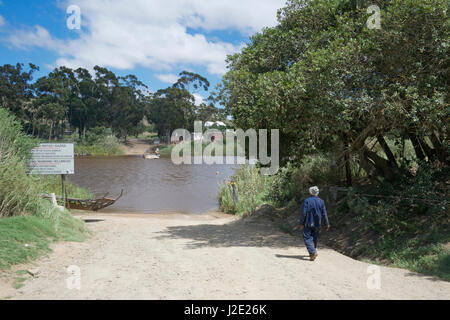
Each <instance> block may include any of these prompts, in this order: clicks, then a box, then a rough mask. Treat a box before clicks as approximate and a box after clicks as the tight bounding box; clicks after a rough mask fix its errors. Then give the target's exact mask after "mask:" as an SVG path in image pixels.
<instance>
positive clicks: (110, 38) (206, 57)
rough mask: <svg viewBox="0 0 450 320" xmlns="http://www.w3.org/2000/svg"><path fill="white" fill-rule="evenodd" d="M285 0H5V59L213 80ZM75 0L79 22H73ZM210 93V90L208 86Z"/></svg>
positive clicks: (164, 80) (44, 68) (0, 19)
mask: <svg viewBox="0 0 450 320" xmlns="http://www.w3.org/2000/svg"><path fill="white" fill-rule="evenodd" d="M284 3H285V0H127V1H123V0H72V1H66V0H48V1H35V0H28V1H25V0H24V1H17V0H0V59H1V60H0V64H6V63H9V64H15V63H17V62H23V63H28V62H33V63H34V64H37V65H38V66H39V67H40V68H41V71H40V72H39V74H38V76H42V75H45V74H47V73H48V72H49V71H51V70H52V69H53V68H54V67H56V66H60V65H65V66H68V67H71V68H77V67H84V68H87V69H92V67H93V66H94V65H101V66H104V67H107V68H109V69H111V70H113V71H114V72H115V73H116V74H118V75H127V74H135V75H136V76H138V78H139V79H140V80H141V81H143V82H144V83H146V84H147V85H148V86H149V87H150V89H151V90H152V91H156V90H158V89H161V88H165V87H167V86H169V85H170V84H171V83H173V80H174V79H176V78H177V77H176V76H177V75H178V74H179V73H180V72H181V71H183V70H189V71H194V72H197V73H200V74H202V75H203V76H205V77H207V78H208V79H209V80H210V82H211V83H212V87H213V86H214V85H215V84H216V83H217V82H218V81H220V79H221V76H222V75H223V73H224V72H225V71H226V68H225V62H224V60H225V58H226V55H227V54H231V53H234V52H237V51H239V50H240V49H241V48H242V46H244V45H245V43H246V42H247V41H248V39H249V36H250V35H251V34H253V33H255V32H258V31H259V30H261V28H263V27H266V26H273V25H275V24H276V12H277V9H279V8H281V7H283V5H284ZM69 5H76V6H77V7H78V8H79V9H80V13H81V15H80V17H81V28H80V29H79V30H70V29H69V28H68V27H67V25H66V21H67V19H68V18H70V16H71V14H68V13H66V10H67V8H68V7H69ZM202 95H203V96H206V94H205V93H202Z"/></svg>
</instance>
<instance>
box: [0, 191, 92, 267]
mask: <svg viewBox="0 0 450 320" xmlns="http://www.w3.org/2000/svg"><path fill="white" fill-rule="evenodd" d="M44 201H45V200H43V202H42V204H41V205H42V206H43V207H45V208H46V210H47V212H46V215H41V214H38V215H23V216H15V217H9V218H3V219H0V270H6V269H9V268H10V267H11V266H12V265H16V264H21V263H26V262H29V261H32V260H35V259H37V258H38V257H39V256H40V255H41V254H43V253H48V252H50V244H51V243H52V242H55V241H75V242H81V241H84V240H85V238H86V236H87V235H88V233H87V231H86V229H85V226H84V223H83V222H82V221H80V220H78V219H75V218H74V217H72V215H71V214H70V213H69V212H68V211H65V212H60V211H59V210H57V209H54V208H53V207H52V206H51V204H50V203H45V202H44Z"/></svg>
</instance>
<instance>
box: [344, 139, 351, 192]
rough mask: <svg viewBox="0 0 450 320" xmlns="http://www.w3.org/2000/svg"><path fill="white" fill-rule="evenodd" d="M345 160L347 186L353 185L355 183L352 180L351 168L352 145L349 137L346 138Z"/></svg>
mask: <svg viewBox="0 0 450 320" xmlns="http://www.w3.org/2000/svg"><path fill="white" fill-rule="evenodd" d="M344 148H345V151H344V161H345V178H346V181H347V187H351V186H352V185H353V181H352V171H351V168H350V147H349V144H348V141H347V139H345V140H344Z"/></svg>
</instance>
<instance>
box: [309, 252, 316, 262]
mask: <svg viewBox="0 0 450 320" xmlns="http://www.w3.org/2000/svg"><path fill="white" fill-rule="evenodd" d="M317 256H318V254H317V252H316V253H314V254H311V255H310V256H309V260H311V261H314V260H316V258H317Z"/></svg>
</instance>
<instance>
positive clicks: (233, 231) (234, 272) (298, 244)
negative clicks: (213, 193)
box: [0, 213, 450, 299]
mask: <svg viewBox="0 0 450 320" xmlns="http://www.w3.org/2000/svg"><path fill="white" fill-rule="evenodd" d="M80 218H82V219H83V220H85V221H86V223H87V225H88V226H89V229H90V230H92V232H93V236H92V237H91V238H90V239H89V240H87V241H86V242H84V243H57V244H55V245H54V246H53V253H51V254H50V255H49V256H48V257H46V258H43V259H41V260H39V261H37V262H35V263H33V264H28V265H23V266H16V267H15V269H14V270H12V271H11V272H12V273H14V272H15V271H18V270H29V269H36V268H38V269H39V274H38V276H37V277H35V278H32V277H31V276H30V279H28V280H27V281H25V283H24V286H23V287H22V288H20V289H18V290H16V289H13V288H12V280H10V281H6V280H5V278H2V279H0V298H5V297H9V298H11V299H450V283H448V282H444V281H440V280H437V279H434V278H431V277H427V276H423V275H420V274H415V273H412V272H410V271H407V270H402V269H394V268H388V267H380V269H379V270H380V274H379V275H380V278H379V279H380V285H381V287H380V289H373V288H372V289H371V288H369V287H368V286H367V283H368V281H369V278H370V277H371V273H370V272H369V271H370V270H371V269H370V268H369V269H368V267H369V264H367V263H364V262H360V261H356V260H353V259H351V258H349V257H347V256H344V255H342V254H340V253H338V252H336V251H334V250H332V249H330V248H327V247H321V248H320V249H319V257H318V259H317V260H316V261H315V262H310V261H309V259H308V254H307V251H306V248H305V247H304V245H303V241H302V239H301V238H300V237H292V236H289V235H287V234H285V233H283V232H281V231H280V228H279V227H278V226H277V225H276V224H272V223H270V222H269V221H267V219H266V218H264V217H261V216H260V217H258V216H256V217H252V218H249V219H243V220H238V219H236V218H235V217H232V216H228V215H224V214H221V213H210V214H204V215H183V214H154V215H145V216H144V215H107V214H88V215H83V216H80ZM69 266H76V267H77V268H79V270H80V277H79V280H80V282H79V284H80V287H79V290H78V289H76V287H75V288H72V289H70V288H69V287H70V286H68V281H69V283H72V284H74V282H73V281H72V280H73V278H72V277H73V275H70V274H69V273H68V272H67V268H68V267H69ZM75 284H76V282H75Z"/></svg>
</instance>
